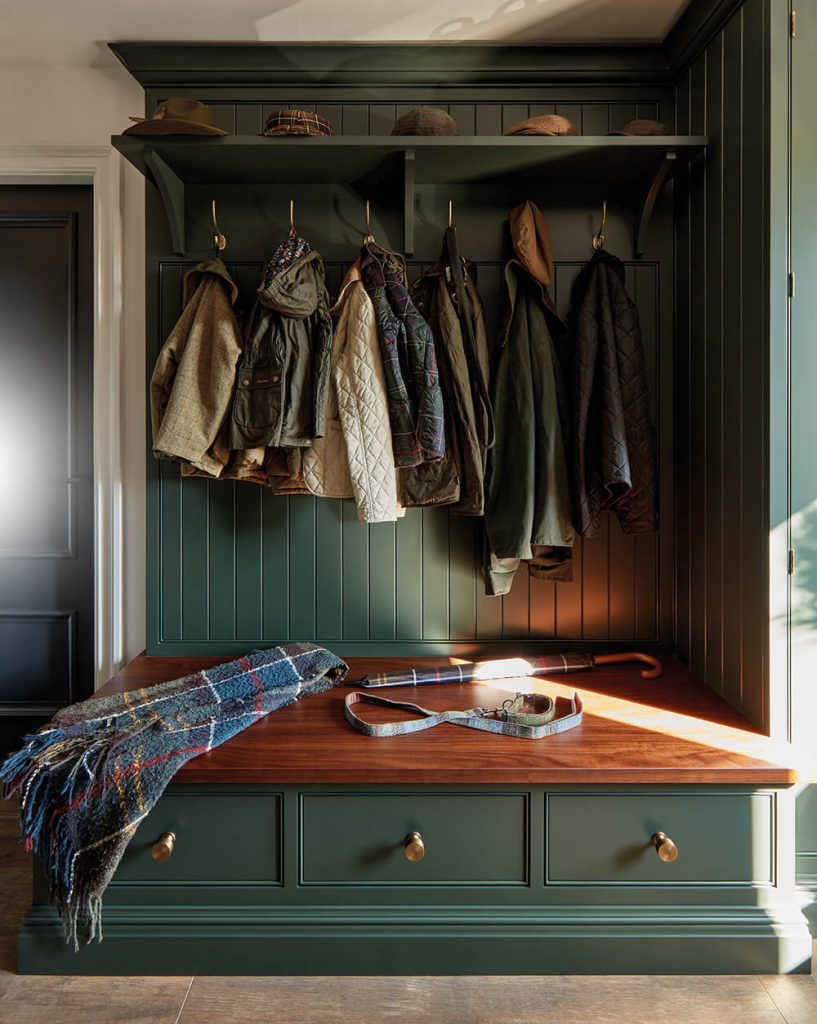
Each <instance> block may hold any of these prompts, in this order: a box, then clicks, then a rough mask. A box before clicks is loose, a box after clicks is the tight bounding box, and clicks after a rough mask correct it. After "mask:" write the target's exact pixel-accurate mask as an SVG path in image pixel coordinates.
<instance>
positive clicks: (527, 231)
mask: <svg viewBox="0 0 817 1024" xmlns="http://www.w3.org/2000/svg"><path fill="white" fill-rule="evenodd" d="M510 229H511V241H512V244H513V249H514V253H515V256H516V258H515V259H512V260H511V261H510V262H509V263H508V264H507V266H506V267H505V309H506V315H505V321H504V329H503V331H502V333H501V336H500V339H499V350H498V353H497V357H496V365H495V367H494V370H493V374H492V395H493V406H494V418H495V422H496V443H495V445H494V447H493V448H492V449H491V451H490V452H489V453H488V468H487V474H486V499H485V531H486V540H487V546H488V549H489V550H488V551H487V552H486V554H487V557H486V565H485V577H486V592H487V593H488V594H493V595H501V594H507V593H508V591H509V590H510V589H511V585H512V583H513V579H514V575H515V573H516V570H517V568H518V565H519V561H520V560H526V561H528V570H529V572H530V573H531V575H534V576H539V577H542V578H545V579H557V580H569V579H571V575H572V570H571V557H572V544H573V539H574V530H573V524H572V521H571V500H570V487H569V478H568V472H567V461H566V456H565V442H564V426H563V424H564V422H565V421H566V418H567V416H566V414H567V410H566V394H565V389H564V382H563V373H562V367H561V364H560V360H559V356H558V352H557V348H556V344H555V343H554V335H556V336H557V337H558V336H559V335H560V334H561V333H563V332H564V330H565V328H564V325H563V324H562V322H561V320H560V319H559V317H558V316H557V315H556V313H555V311H554V308H553V302H552V300H551V298H550V296H549V294H548V291H547V287H546V286H547V285H548V284H549V283H550V282H551V279H552V268H553V260H552V255H551V250H550V239H549V237H548V230H547V225H546V224H545V221H544V218H543V217H542V214H541V212H540V211H539V209H538V208H537V207H535V206H534V205H533V203H531V202H529V201H527V202H525V203H523V204H522V205H521V206H519V207H517V208H516V209H515V210H514V211H513V212H512V213H511V219H510Z"/></svg>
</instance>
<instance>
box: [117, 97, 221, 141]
mask: <svg viewBox="0 0 817 1024" xmlns="http://www.w3.org/2000/svg"><path fill="white" fill-rule="evenodd" d="M131 121H135V122H136V123H135V124H132V125H131V126H130V128H126V129H125V131H124V132H123V133H122V134H123V135H226V134H227V132H225V131H224V129H223V128H216V126H215V125H214V124H213V112H212V110H210V108H209V107H208V106H207V104H206V103H201V102H200V101H199V100H188V99H170V100H164V101H163V102H162V103H160V104H159V106H158V107H157V108H156V109H155V110H154V111H153V115H152V116H151V117H132V118H131Z"/></svg>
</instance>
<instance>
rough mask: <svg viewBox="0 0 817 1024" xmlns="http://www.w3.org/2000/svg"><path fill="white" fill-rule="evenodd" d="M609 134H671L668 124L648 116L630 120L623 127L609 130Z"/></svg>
mask: <svg viewBox="0 0 817 1024" xmlns="http://www.w3.org/2000/svg"><path fill="white" fill-rule="evenodd" d="M607 134H608V135H669V131H668V130H667V126H666V125H665V124H661V122H660V121H650V120H649V119H648V118H646V117H637V118H636V119H635V120H634V121H628V122H627V124H625V125H624V127H623V128H619V129H618V130H617V131H614V132H608V133H607Z"/></svg>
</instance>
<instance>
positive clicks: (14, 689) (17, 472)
mask: <svg viewBox="0 0 817 1024" xmlns="http://www.w3.org/2000/svg"><path fill="white" fill-rule="evenodd" d="M92 309H93V206H92V193H91V188H90V187H88V186H60V187H51V186H3V187H0V311H2V315H1V316H0V745H1V746H2V749H0V753H2V752H3V751H4V750H8V749H9V748H10V747H11V746H13V745H14V744H16V743H17V742H18V740H19V737H20V735H21V734H22V733H23V732H24V731H28V730H31V729H32V728H38V727H39V726H41V725H42V724H44V722H45V721H46V720H47V719H48V718H49V717H50V716H51V715H52V714H53V713H54V712H55V711H56V710H57V709H58V708H60V707H62V706H64V705H65V704H69V703H70V702H71V701H74V700H77V699H78V698H80V697H83V696H86V695H87V694H88V693H90V692H91V691H92V689H93V668H94V656H93V650H94V593H93V566H94V550H93V536H94V531H93V520H94V517H93V486H92V483H93V379H92V370H93V321H92Z"/></svg>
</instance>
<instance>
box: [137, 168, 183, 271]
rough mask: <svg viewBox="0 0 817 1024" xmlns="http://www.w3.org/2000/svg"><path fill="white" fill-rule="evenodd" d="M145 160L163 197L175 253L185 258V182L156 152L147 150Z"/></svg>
mask: <svg viewBox="0 0 817 1024" xmlns="http://www.w3.org/2000/svg"><path fill="white" fill-rule="evenodd" d="M144 158H145V165H146V166H147V168H148V170H149V171H150V173H151V174H152V176H153V180H154V181H155V182H156V187H157V188H158V189H159V195H160V196H161V197H162V204H163V206H164V208H165V216H166V217H167V223H168V227H169V228H170V240H171V243H172V245H173V252H175V253H176V255H177V256H184V254H185V244H186V239H185V231H184V182H183V181H182V179H181V178H180V177H179V176H178V174H176V172H175V171H174V170H173V169H172V168H171V167H169V166H168V165H167V164H166V163H165V161H164V160H163V159H162V158H161V157H160V156H159V154H158V153H157V152H156V151H155V150H153V149H146V150H145V152H144Z"/></svg>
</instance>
